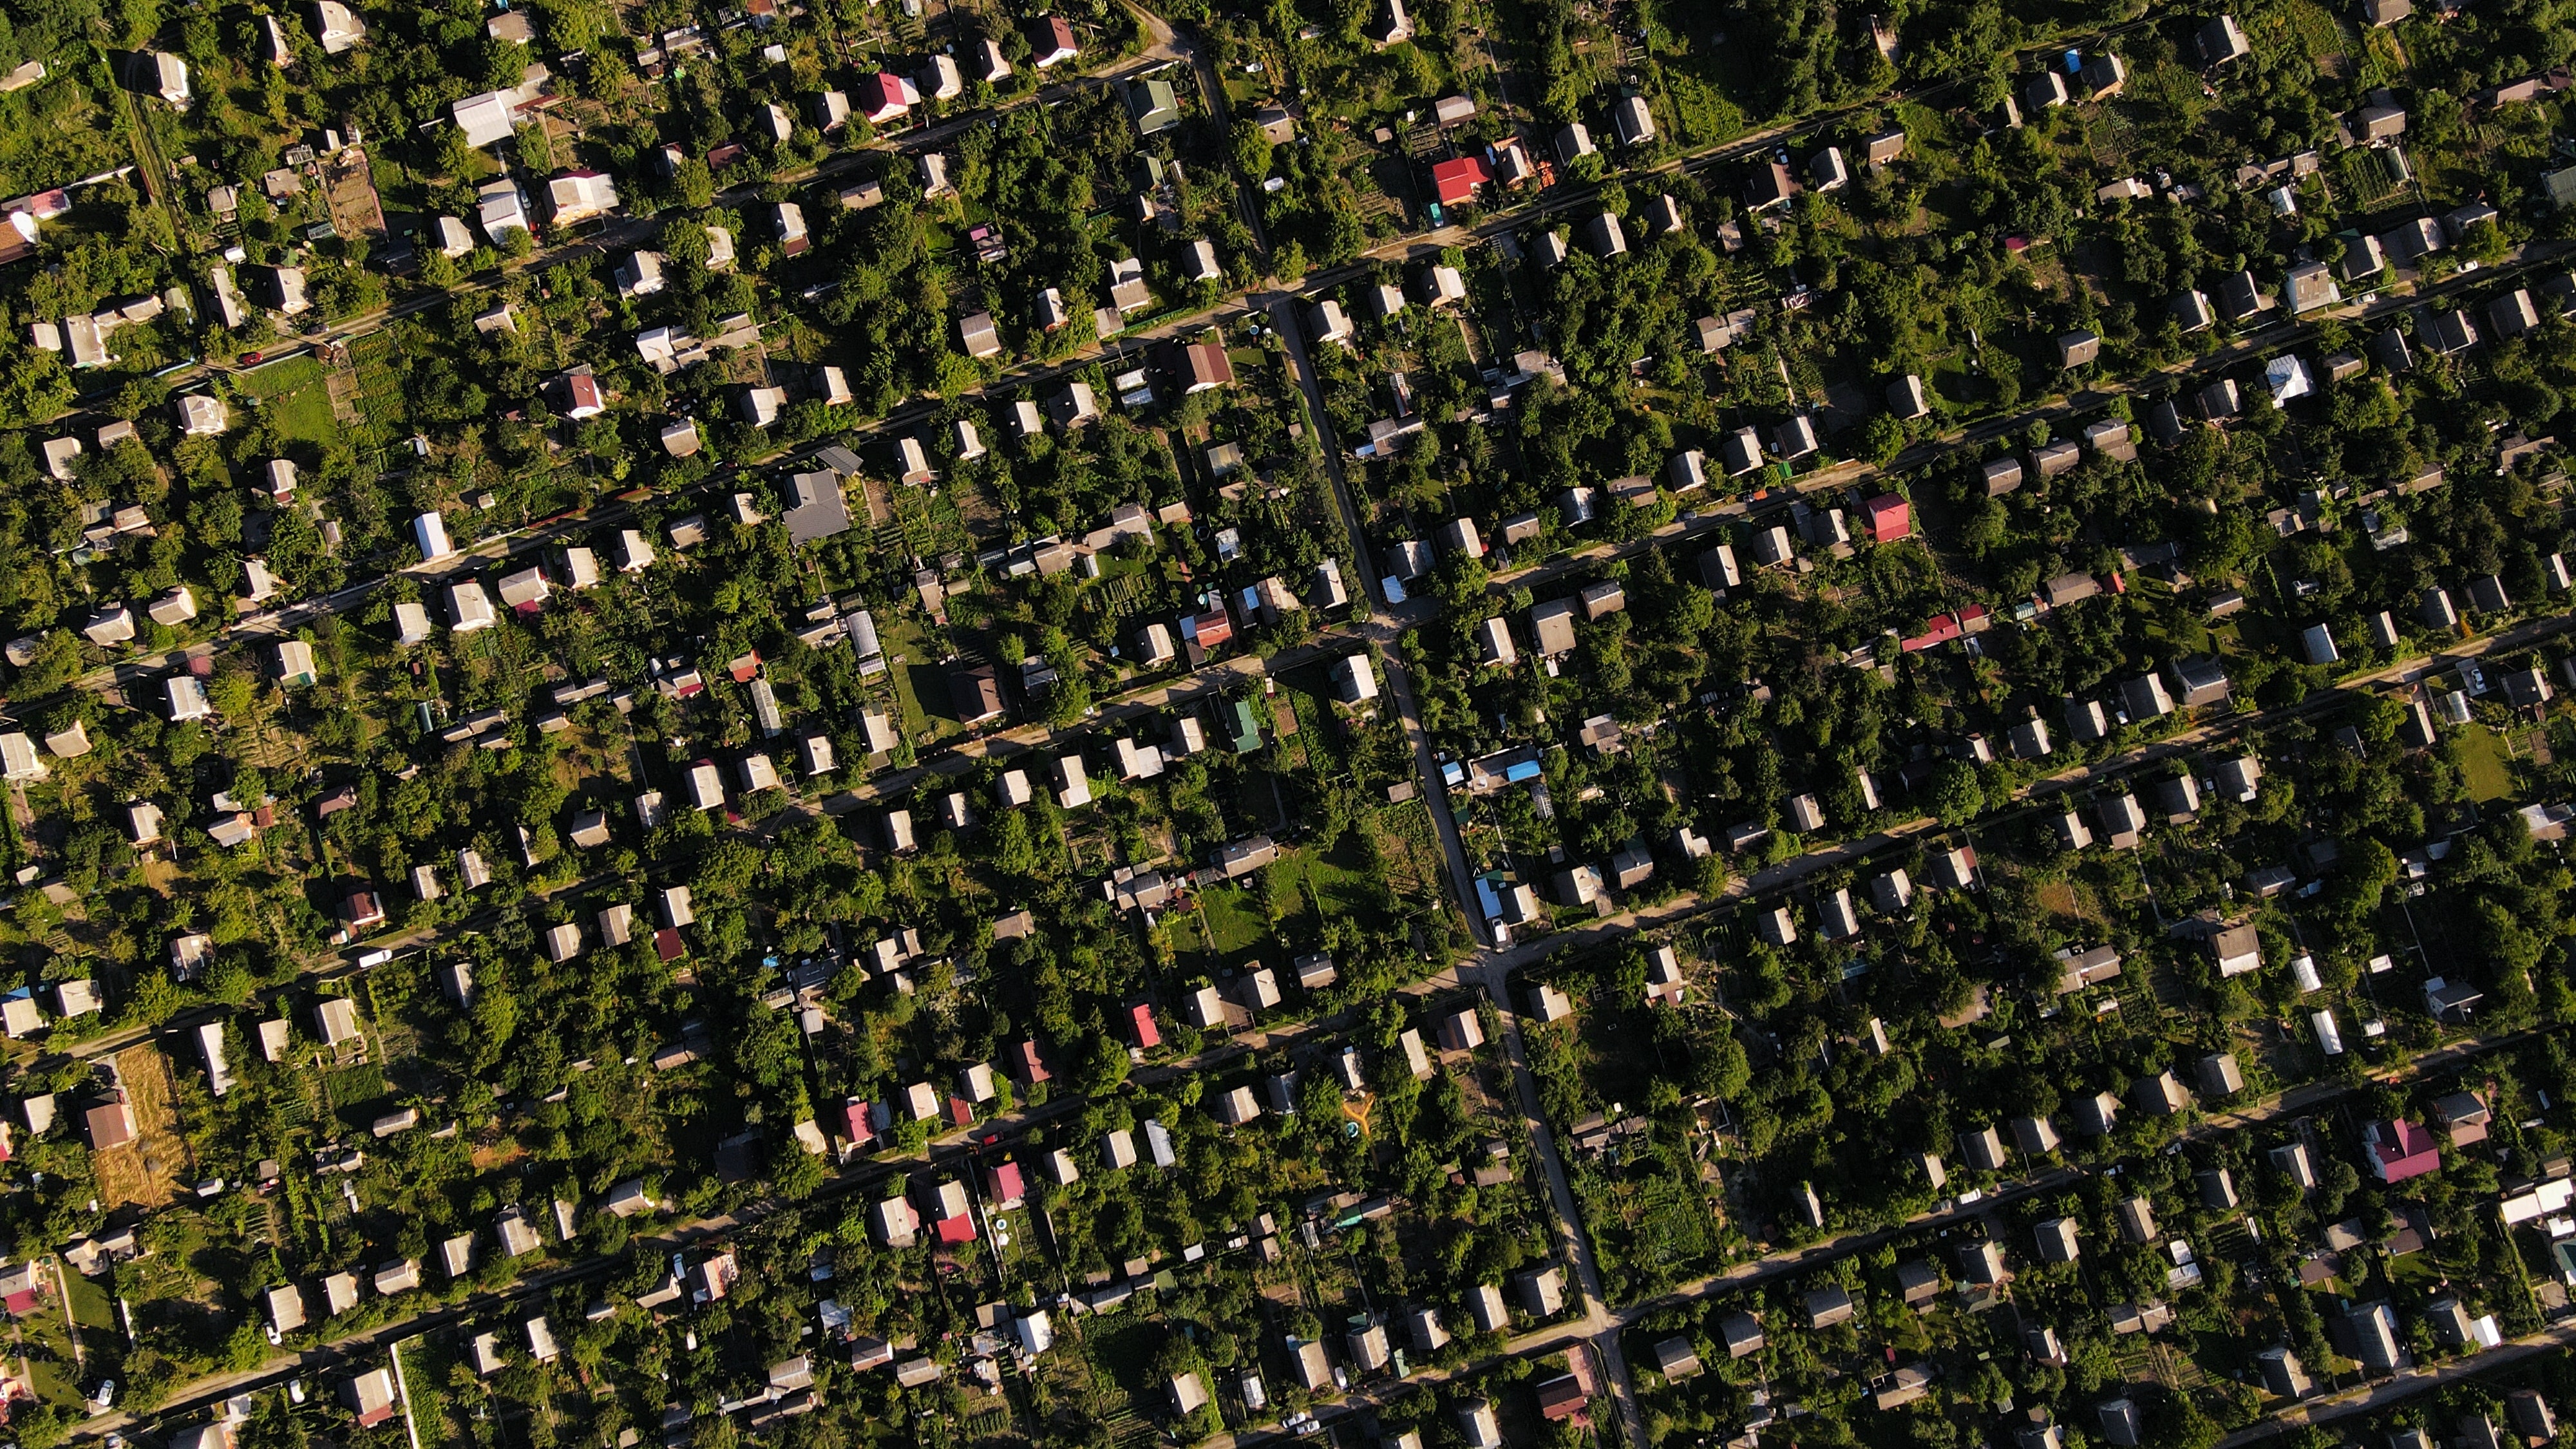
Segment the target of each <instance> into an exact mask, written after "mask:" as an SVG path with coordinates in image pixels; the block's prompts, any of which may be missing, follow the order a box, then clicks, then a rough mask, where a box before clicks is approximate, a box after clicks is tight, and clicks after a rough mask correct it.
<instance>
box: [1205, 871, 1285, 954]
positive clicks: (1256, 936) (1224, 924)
mask: <svg viewBox="0 0 2576 1449" xmlns="http://www.w3.org/2000/svg"><path fill="white" fill-rule="evenodd" d="M1198 901H1199V922H1200V925H1201V928H1202V929H1203V930H1204V931H1205V932H1206V935H1207V938H1208V949H1209V950H1210V951H1212V952H1213V953H1214V954H1216V955H1217V956H1220V957H1223V958H1226V959H1227V960H1229V961H1231V960H1232V959H1234V958H1236V957H1239V956H1248V955H1250V954H1251V953H1252V951H1253V950H1254V949H1255V948H1257V947H1259V946H1260V944H1261V943H1262V941H1263V940H1264V939H1265V938H1267V937H1268V936H1269V934H1270V921H1269V918H1268V916H1267V914H1266V913H1265V912H1264V911H1263V910H1262V909H1261V904H1260V902H1258V901H1255V900H1254V899H1253V898H1252V896H1251V894H1250V893H1249V892H1247V891H1244V890H1242V889H1240V888H1239V887H1236V886H1231V885H1221V886H1210V887H1208V888H1207V889H1206V890H1203V891H1201V892H1199V896H1198Z"/></svg>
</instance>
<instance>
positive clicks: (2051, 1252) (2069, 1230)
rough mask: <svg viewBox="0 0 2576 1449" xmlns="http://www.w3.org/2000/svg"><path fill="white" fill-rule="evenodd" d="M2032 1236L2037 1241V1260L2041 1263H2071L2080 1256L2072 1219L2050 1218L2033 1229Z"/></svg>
mask: <svg viewBox="0 0 2576 1449" xmlns="http://www.w3.org/2000/svg"><path fill="white" fill-rule="evenodd" d="M2032 1235H2033V1236H2034V1237H2035V1238H2037V1239H2038V1243H2039V1260H2040V1261H2041V1262H2043V1263H2072V1262H2074V1261H2075V1260H2076V1258H2078V1257H2079V1256H2081V1254H2082V1250H2081V1248H2080V1247H2079V1246H2078V1245H2077V1242H2076V1230H2075V1219H2073V1218H2050V1219H2049V1220H2048V1221H2046V1222H2044V1223H2041V1224H2040V1225H2039V1226H2038V1227H2037V1228H2035V1229H2033V1230H2032Z"/></svg>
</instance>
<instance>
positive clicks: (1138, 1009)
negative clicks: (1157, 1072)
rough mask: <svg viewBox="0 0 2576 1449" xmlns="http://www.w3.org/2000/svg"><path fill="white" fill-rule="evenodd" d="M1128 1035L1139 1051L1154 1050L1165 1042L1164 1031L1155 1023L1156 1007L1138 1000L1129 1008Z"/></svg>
mask: <svg viewBox="0 0 2576 1449" xmlns="http://www.w3.org/2000/svg"><path fill="white" fill-rule="evenodd" d="M1127 1035H1128V1038H1129V1040H1130V1041H1131V1042H1133V1043H1134V1045H1135V1047H1136V1049H1137V1050H1138V1051H1152V1050H1153V1049H1154V1048H1156V1047H1158V1046H1161V1045H1162V1044H1163V1033H1162V1032H1161V1031H1160V1030H1159V1029H1157V1028H1156V1027H1155V1025H1154V1008H1152V1007H1150V1006H1148V1005H1146V1004H1145V1003H1144V1002H1141V1001H1140V1002H1137V1003H1136V1004H1135V1005H1133V1006H1131V1007H1128V1008H1127Z"/></svg>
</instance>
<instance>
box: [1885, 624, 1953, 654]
mask: <svg viewBox="0 0 2576 1449" xmlns="http://www.w3.org/2000/svg"><path fill="white" fill-rule="evenodd" d="M1960 632H1961V630H1960V626H1959V618H1958V616H1957V615H1955V614H1935V615H1933V616H1932V617H1931V618H1929V619H1926V620H1924V621H1923V632H1922V633H1920V634H1917V635H1915V636H1914V637H1913V638H1911V639H1907V640H1903V641H1901V642H1900V643H1899V645H1898V647H1899V648H1901V649H1903V650H1904V651H1905V652H1906V653H1908V654H1920V653H1922V652H1923V651H1924V650H1926V649H1929V648H1932V647H1933V646H1934V645H1936V644H1947V643H1949V642H1950V641H1951V640H1953V639H1956V638H1958V637H1959V634H1960Z"/></svg>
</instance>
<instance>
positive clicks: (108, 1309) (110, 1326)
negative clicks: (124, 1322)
mask: <svg viewBox="0 0 2576 1449" xmlns="http://www.w3.org/2000/svg"><path fill="white" fill-rule="evenodd" d="M63 1278H64V1281H65V1282H66V1284H67V1285H68V1287H67V1288H66V1289H65V1295H66V1296H67V1297H68V1298H69V1300H70V1302H69V1303H68V1305H67V1306H68V1307H69V1308H70V1310H71V1315H72V1322H74V1323H76V1324H78V1325H80V1326H81V1327H83V1328H97V1329H106V1330H111V1331H112V1330H114V1329H115V1327H116V1305H115V1303H114V1302H112V1301H110V1299H109V1298H108V1296H107V1289H106V1287H105V1286H104V1285H102V1284H101V1283H100V1282H99V1281H98V1280H97V1279H95V1278H84V1277H82V1276H81V1275H80V1274H78V1273H74V1272H71V1271H69V1270H68V1269H67V1270H65V1271H64V1273H63Z"/></svg>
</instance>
